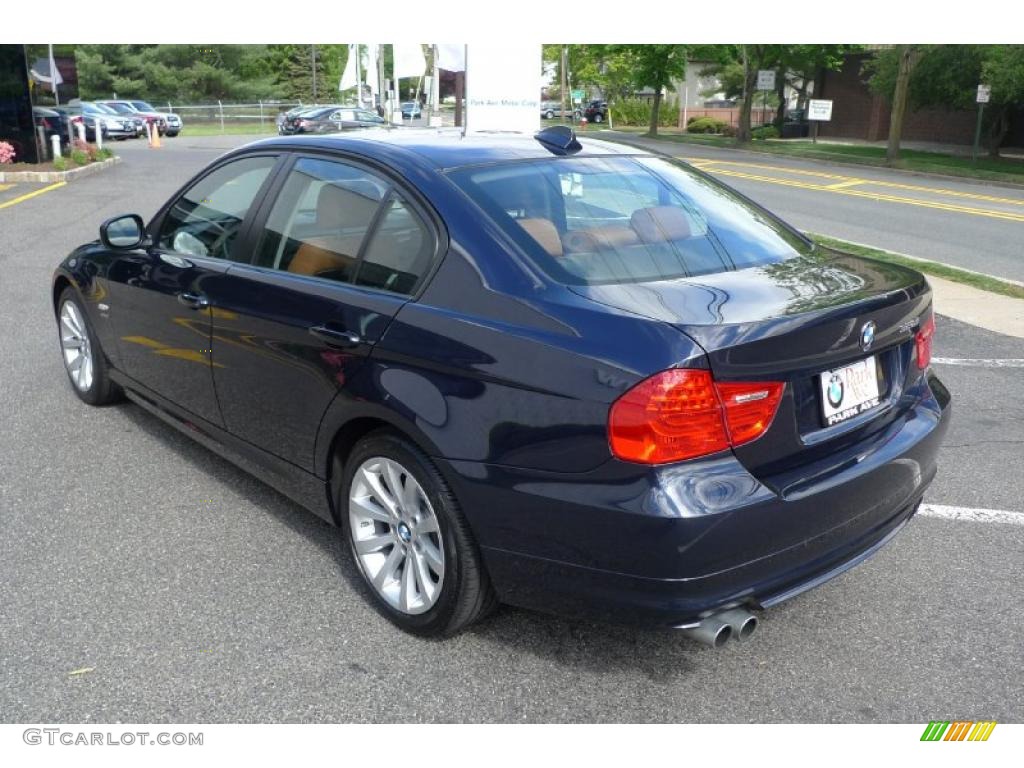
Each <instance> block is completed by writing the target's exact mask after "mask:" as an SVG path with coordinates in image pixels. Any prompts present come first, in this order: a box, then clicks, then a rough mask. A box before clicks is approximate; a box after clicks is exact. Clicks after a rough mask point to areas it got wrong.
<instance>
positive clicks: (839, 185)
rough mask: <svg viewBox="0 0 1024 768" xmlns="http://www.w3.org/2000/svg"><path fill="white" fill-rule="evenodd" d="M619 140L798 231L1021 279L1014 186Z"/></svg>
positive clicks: (1023, 228) (1018, 197)
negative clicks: (684, 168) (679, 162)
mask: <svg viewBox="0 0 1024 768" xmlns="http://www.w3.org/2000/svg"><path fill="white" fill-rule="evenodd" d="M599 135H601V134H597V133H595V134H594V136H599ZM604 135H605V136H608V137H609V138H610V137H613V136H615V135H619V136H622V134H608V133H606V134H604ZM628 140H629V141H630V142H633V143H638V144H641V145H643V146H648V147H651V148H653V149H656V150H658V151H659V152H667V153H669V154H671V155H674V156H676V157H683V158H686V159H687V160H690V161H691V162H693V164H694V165H696V166H697V167H699V168H702V169H703V170H705V171H708V172H709V173H711V174H713V175H715V176H717V177H718V178H720V179H722V181H724V182H726V183H727V184H729V185H731V186H733V187H735V188H736V189H738V190H740V191H741V192H743V193H744V194H745V195H747V196H749V197H751V198H752V199H754V200H756V201H757V202H759V203H761V204H762V205H764V206H765V207H766V208H768V209H769V210H771V211H773V212H774V213H777V214H778V215H779V216H781V217H782V218H783V219H785V220H786V221H788V222H789V223H791V224H793V225H794V226H796V227H798V228H800V229H802V230H804V231H806V232H817V233H820V234H825V235H830V236H832V237H838V238H841V239H844V240H850V241H852V242H856V243H863V244H865V245H872V246H875V247H877V248H884V249H887V250H891V251H896V252H899V253H907V254H910V255H911V256H919V257H921V258H925V259H934V260H936V261H942V262H945V263H947V264H952V265H953V266H957V267H966V268H967V269H973V270H976V271H979V272H987V273H988V274H991V275H997V276H999V277H1006V278H1010V279H1011V280H1018V281H1024V251H1022V248H1021V243H1022V242H1024V188H1009V187H997V186H993V185H985V184H982V183H977V182H972V181H955V180H948V179H938V178H935V177H928V176H922V175H916V174H909V173H902V172H899V171H891V170H887V169H884V168H872V167H869V166H851V165H837V164H829V163H822V162H819V161H808V160H794V159H791V158H787V157H781V156H777V155H767V154H762V153H754V152H742V151H737V150H731V149H718V148H715V147H704V146H700V145H696V144H678V143H674V142H670V141H653V142H652V141H649V140H648V141H644V140H643V139H638V138H637V137H636V136H635V135H631V136H629V137H628Z"/></svg>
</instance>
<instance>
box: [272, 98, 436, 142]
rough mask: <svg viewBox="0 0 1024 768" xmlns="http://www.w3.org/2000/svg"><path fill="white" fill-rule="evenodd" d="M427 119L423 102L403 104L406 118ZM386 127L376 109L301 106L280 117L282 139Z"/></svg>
mask: <svg viewBox="0 0 1024 768" xmlns="http://www.w3.org/2000/svg"><path fill="white" fill-rule="evenodd" d="M421 117H423V110H422V107H420V104H419V102H416V101H407V102H404V103H403V104H402V119H403V120H416V119H419V118H421ZM384 124H385V120H384V118H383V117H382V115H381V114H380V113H379V112H378V111H375V110H373V109H363V108H361V107H353V106H351V105H341V104H318V105H315V106H309V105H306V106H298V107H295V108H294V109H291V110H289V111H287V112H282V113H281V114H280V115H278V116H277V132H278V133H279V134H281V135H282V136H289V135H291V134H296V133H336V132H338V131H344V130H349V129H351V128H378V127H380V126H382V125H384Z"/></svg>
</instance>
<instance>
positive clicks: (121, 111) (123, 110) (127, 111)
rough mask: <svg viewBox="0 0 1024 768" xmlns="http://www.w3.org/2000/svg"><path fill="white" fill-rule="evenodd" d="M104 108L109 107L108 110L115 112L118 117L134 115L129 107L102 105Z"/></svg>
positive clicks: (133, 111)
mask: <svg viewBox="0 0 1024 768" xmlns="http://www.w3.org/2000/svg"><path fill="white" fill-rule="evenodd" d="M104 106H105V107H109V108H110V109H112V110H114V111H115V112H117V113H118V114H119V115H133V114H135V110H134V109H131V108H130V107H126V106H125V105H124V104H104Z"/></svg>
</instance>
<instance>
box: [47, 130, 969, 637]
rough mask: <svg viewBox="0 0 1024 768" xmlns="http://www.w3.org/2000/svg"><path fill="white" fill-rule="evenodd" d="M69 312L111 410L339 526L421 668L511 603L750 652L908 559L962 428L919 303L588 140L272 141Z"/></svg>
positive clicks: (66, 289)
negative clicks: (915, 528)
mask: <svg viewBox="0 0 1024 768" xmlns="http://www.w3.org/2000/svg"><path fill="white" fill-rule="evenodd" d="M52 296H53V305H54V310H55V314H56V318H57V324H58V328H59V334H60V344H61V353H62V356H63V360H64V363H65V366H66V369H67V373H68V376H69V378H70V381H71V385H72V388H73V390H74V391H75V393H76V394H77V395H78V396H79V397H80V398H81V399H82V400H84V401H85V402H87V403H90V404H92V405H101V404H104V403H109V402H112V401H114V400H116V399H119V398H121V397H122V396H126V397H127V398H129V399H130V400H132V401H134V402H135V403H137V404H138V405H139V406H141V407H143V408H145V409H147V410H148V411H150V412H152V413H153V414H155V415H157V416H158V417H160V418H161V419H163V420H165V421H167V422H168V423H169V424H171V425H173V426H175V427H177V428H179V429H181V430H183V431H184V432H185V433H186V434H188V435H191V436H192V437H194V438H195V439H196V440H198V441H200V442H201V443H203V444H204V445H206V446H208V447H209V448H211V449H213V450H215V451H217V452H218V453H220V454H222V455H224V456H226V457H228V458H229V459H231V460H233V461H235V462H236V463H238V464H240V465H241V466H243V467H244V468H246V469H248V470H249V471H251V472H253V473H254V474H256V475H257V476H259V477H260V478H261V479H263V480H264V481H265V482H267V483H269V484H270V485H272V486H274V487H275V488H277V489H279V490H280V491H282V492H283V493H285V494H287V495H288V496H290V497H291V498H293V499H295V500H296V501H298V502H299V503H300V504H302V505H304V506H306V507H308V508H309V509H311V510H312V511H313V512H315V513H316V514H318V515H320V516H321V517H323V518H325V519H327V520H329V521H331V522H333V523H334V524H336V525H337V526H339V527H340V528H341V530H342V532H343V534H342V535H344V536H345V537H346V538H347V540H348V543H349V544H350V545H351V550H352V554H353V558H354V561H355V563H356V564H357V566H358V569H359V572H360V573H361V574H362V576H363V578H364V579H365V582H366V592H367V595H368V596H369V598H370V599H371V600H372V601H373V602H374V604H375V605H376V606H378V607H379V609H380V610H381V611H382V612H383V613H384V614H386V615H387V616H388V617H389V618H391V619H392V620H393V621H394V622H395V623H396V624H397V625H399V626H400V627H402V628H403V629H405V630H408V631H411V632H415V633H419V634H424V635H448V634H451V633H454V632H456V631H458V630H460V629H462V628H464V627H466V626H467V625H469V624H471V623H472V622H474V621H475V620H477V619H479V618H480V617H482V616H483V615H485V614H486V613H487V612H488V611H489V610H491V609H492V608H493V607H494V606H495V605H497V604H498V603H499V602H506V603H511V604H515V605H520V606H526V607H529V608H535V609H540V610H546V611H554V612H557V613H560V614H565V615H572V616H581V617H588V618H595V619H599V620H608V621H625V622H632V623H642V624H647V625H652V626H664V627H676V628H679V629H681V630H685V631H686V632H687V633H688V634H690V635H691V636H693V637H694V638H696V639H698V640H702V641H703V642H705V643H708V644H711V645H718V644H721V643H722V642H724V641H726V640H727V639H728V638H729V637H730V636H732V637H737V638H744V637H746V636H748V635H749V634H750V633H751V632H752V631H753V630H754V627H755V626H756V623H757V612H758V611H761V610H763V609H766V608H769V607H770V606H772V605H774V604H776V603H778V602H780V601H782V600H785V599H787V598H789V597H792V596H794V595H796V594H798V593H800V592H802V591H804V590H807V589H809V588H811V587H814V586H815V585H817V584H820V583H822V582H824V581H826V580H827V579H830V578H832V577H833V576H835V575H837V574H839V573H841V572H842V571H844V570H846V569H848V568H850V567H852V566H853V565H855V564H857V563H859V562H861V561H863V560H864V559H865V558H867V557H868V556H869V555H871V554H872V553H873V552H874V551H876V550H877V549H878V548H879V547H881V546H883V545H884V544H885V543H886V542H887V541H888V540H889V539H890V538H891V537H892V536H893V535H895V533H896V532H897V531H898V530H899V529H900V528H901V527H902V526H903V525H904V524H905V523H906V522H907V520H908V519H909V518H910V517H911V516H912V515H913V514H914V512H915V510H916V509H917V507H918V505H919V504H920V502H921V497H922V494H923V493H924V491H925V489H926V488H927V487H928V485H929V483H930V482H931V481H932V479H933V477H934V476H935V471H936V454H937V452H938V449H939V444H940V442H941V440H942V437H943V434H944V432H945V430H946V427H947V424H948V421H949V412H950V397H949V394H948V392H947V390H946V389H945V388H944V387H943V386H942V384H941V383H940V382H939V380H938V379H937V378H936V377H935V374H934V373H933V371H932V370H931V368H930V367H929V360H930V356H931V347H932V335H933V333H934V322H933V318H932V307H931V291H930V289H929V287H928V285H927V283H926V282H925V280H924V278H923V277H922V276H921V275H920V274H918V273H917V272H914V271H912V270H909V269H904V268H902V267H899V266H894V265H891V264H884V263H879V262H875V261H870V260H866V259H861V258H855V257H852V256H848V255H843V254H839V253H835V252H830V251H826V250H824V249H822V248H821V247H819V246H815V245H814V244H813V243H811V242H810V241H808V240H807V239H806V238H805V237H803V236H802V235H801V234H800V233H798V232H797V231H795V230H794V229H792V228H791V227H789V226H787V225H786V224H784V223H783V222H781V221H780V220H779V219H777V218H776V217H775V216H773V215H772V214H771V213H769V212H767V211H766V210H764V209H762V208H760V207H758V206H757V205H755V204H753V203H752V202H751V201H749V200H747V199H746V198H744V197H742V196H741V195H739V194H737V193H736V192H734V191H732V190H730V189H729V188H727V187H725V186H723V185H722V184H720V183H718V182H717V181H715V180H713V179H711V178H709V177H708V176H706V175H704V174H702V173H699V172H697V171H695V170H693V169H691V168H689V167H687V166H686V165H684V164H681V163H678V162H675V161H673V160H670V159H667V158H663V157H660V156H652V155H651V154H649V153H645V152H642V151H640V150H635V149H632V148H627V147H623V146H619V145H615V144H610V143H606V142H601V141H590V140H584V141H580V140H577V139H576V137H575V136H574V135H572V133H571V132H570V131H568V129H563V128H553V129H548V130H545V131H542V132H541V133H539V134H537V135H536V136H535V137H525V136H509V135H490V136H487V135H479V136H470V137H462V136H460V135H457V134H456V135H451V134H445V133H437V132H426V131H424V132H419V131H415V130H410V131H392V132H385V131H380V132H367V133H362V134H359V135H354V134H353V135H349V134H344V135H337V136H326V137H310V138H296V137H283V138H276V139H269V140H265V141H259V142H256V143H254V144H250V145H248V146H245V147H243V148H241V149H239V150H236V151H233V152H231V153H229V154H227V155H225V156H223V157H221V158H220V159H218V160H217V161H215V162H214V163H213V164H211V165H210V166H209V167H207V168H206V169H205V170H203V171H202V173H200V174H199V175H198V176H197V177H196V178H194V179H193V180H192V181H190V182H189V183H188V184H187V185H186V186H185V187H184V188H183V189H181V190H180V191H179V192H177V193H176V194H175V195H174V196H173V197H172V198H171V199H170V200H169V201H168V202H167V204H166V205H165V206H164V207H163V208H162V209H161V210H159V211H158V212H157V214H156V215H155V216H154V217H153V218H152V219H151V220H150V221H149V223H148V224H144V222H143V220H142V219H141V218H140V217H139V216H137V215H134V214H130V215H125V216H121V217H118V218H115V219H111V220H109V221H107V222H106V223H104V224H103V225H102V226H101V227H100V238H99V240H98V241H96V242H93V243H89V244H87V245H83V246H81V247H80V248H78V249H77V250H75V251H74V252H73V253H72V254H71V255H70V256H68V257H67V258H66V259H65V260H64V261H63V262H62V263H61V264H60V266H59V267H58V268H57V270H56V273H55V274H54V280H53V286H52Z"/></svg>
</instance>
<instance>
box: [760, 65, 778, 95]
mask: <svg viewBox="0 0 1024 768" xmlns="http://www.w3.org/2000/svg"><path fill="white" fill-rule="evenodd" d="M757 90H759V91H774V90H775V70H774V69H759V70H757Z"/></svg>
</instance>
